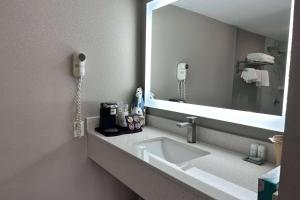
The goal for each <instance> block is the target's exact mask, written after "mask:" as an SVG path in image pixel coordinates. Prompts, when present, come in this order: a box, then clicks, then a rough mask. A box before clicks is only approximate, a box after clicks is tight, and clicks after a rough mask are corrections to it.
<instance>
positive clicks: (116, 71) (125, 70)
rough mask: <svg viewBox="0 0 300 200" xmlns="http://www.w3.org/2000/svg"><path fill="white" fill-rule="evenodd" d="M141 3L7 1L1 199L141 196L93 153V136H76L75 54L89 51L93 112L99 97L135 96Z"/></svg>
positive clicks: (0, 103)
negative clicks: (88, 149)
mask: <svg viewBox="0 0 300 200" xmlns="http://www.w3.org/2000/svg"><path fill="white" fill-rule="evenodd" d="M139 5H140V3H139V1H138V0H101V1H97V0H91V1H84V2H83V1H79V0H65V1H48V0H27V1H17V0H2V1H0V44H1V45H0V91H1V98H0V113H1V117H0V127H1V134H0V135H1V139H0V163H1V164H0V199H5V200H19V199H30V200H41V199H43V200H53V199H58V200H59V199H61V200H70V199H72V200H82V199H89V200H99V199H101V200H130V199H133V198H136V195H135V194H134V193H133V192H132V191H130V190H129V189H128V188H127V187H126V186H124V185H123V184H121V183H120V182H119V181H117V180H116V179H114V178H113V177H112V176H111V175H109V174H108V173H107V172H106V171H104V170H103V169H101V168H100V167H98V166H97V165H96V164H94V163H93V162H91V161H90V160H88V159H87V156H86V140H85V139H81V140H77V139H73V137H72V117H73V115H72V112H71V111H72V109H73V96H74V93H75V83H74V79H73V77H72V76H71V53H72V52H73V51H74V50H83V51H84V52H85V53H86V54H87V58H88V61H87V68H88V76H87V79H88V81H85V83H84V92H83V98H84V99H85V102H87V104H86V107H85V108H86V114H87V115H93V114H95V113H97V112H98V107H96V106H95V105H96V103H94V102H96V101H104V100H109V99H117V100H125V101H128V100H129V99H130V97H131V94H129V93H128V92H131V91H133V90H134V87H135V85H136V82H137V73H138V70H137V67H138V64H139V59H138V55H139V53H137V52H139V51H140V49H139V48H138V46H139V45H140V41H138V40H139V35H137V34H140V33H139V31H140V29H141V27H139V26H138V24H139V21H137V20H138V19H139V18H140V16H139V11H138V9H140V8H139V7H138V6H139ZM116 80H118V82H116ZM90 102H93V103H90ZM97 104H98V103H97ZM94 109H95V110H94Z"/></svg>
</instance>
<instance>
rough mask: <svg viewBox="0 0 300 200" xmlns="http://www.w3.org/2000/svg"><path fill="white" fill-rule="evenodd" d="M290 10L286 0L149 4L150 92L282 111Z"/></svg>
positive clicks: (183, 0)
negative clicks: (150, 6) (150, 26)
mask: <svg viewBox="0 0 300 200" xmlns="http://www.w3.org/2000/svg"><path fill="white" fill-rule="evenodd" d="M221 4H222V5H221ZM290 10H291V1H289V0H281V1H278V0H276V1H274V0H272V1H271V0H264V1H261V0H260V1H258V0H255V1H253V0H246V1H233V0H225V1H222V3H221V2H220V1H218V0H210V1H207V0H179V1H176V2H175V3H173V4H171V5H167V6H165V7H162V8H159V9H157V10H155V11H154V12H153V19H152V52H151V54H152V57H151V92H152V95H153V98H155V99H161V100H168V101H176V102H182V103H190V104H198V105H205V106H213V107H221V108H228V109H236V110H243V111H251V112H258V113H266V114H272V115H281V114H282V103H283V93H284V83H285V70H286V60H287V46H288V38H289V22H290Z"/></svg>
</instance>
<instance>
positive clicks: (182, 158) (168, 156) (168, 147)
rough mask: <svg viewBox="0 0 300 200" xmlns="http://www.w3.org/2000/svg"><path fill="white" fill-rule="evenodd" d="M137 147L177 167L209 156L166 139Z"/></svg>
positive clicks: (206, 153) (157, 139)
mask: <svg viewBox="0 0 300 200" xmlns="http://www.w3.org/2000/svg"><path fill="white" fill-rule="evenodd" d="M137 147H138V148H140V149H143V150H144V151H146V152H148V153H151V154H154V155H155V156H158V157H160V158H161V159H163V160H166V161H168V162H170V163H173V164H176V165H178V164H181V163H184V162H187V161H190V160H193V159H196V158H200V157H202V156H205V155H208V154H209V152H207V151H203V150H201V149H198V148H196V147H193V146H190V145H188V144H185V143H182V142H177V141H175V140H172V139H169V138H166V137H161V138H155V139H152V140H146V141H143V142H140V143H138V144H137Z"/></svg>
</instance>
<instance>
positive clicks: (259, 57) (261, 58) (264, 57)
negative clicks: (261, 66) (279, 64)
mask: <svg viewBox="0 0 300 200" xmlns="http://www.w3.org/2000/svg"><path fill="white" fill-rule="evenodd" d="M247 59H248V60H251V61H256V62H266V63H271V64H274V63H275V58H274V57H273V56H270V55H268V54H264V53H249V54H248V55H247Z"/></svg>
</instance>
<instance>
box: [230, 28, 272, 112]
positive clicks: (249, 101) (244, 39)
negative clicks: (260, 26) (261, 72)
mask: <svg viewBox="0 0 300 200" xmlns="http://www.w3.org/2000/svg"><path fill="white" fill-rule="evenodd" d="M265 40H266V39H265V37H263V36H261V35H258V34H255V33H250V32H248V31H244V30H241V29H238V30H237V42H236V62H237V61H243V60H245V58H246V57H247V55H248V54H249V53H255V52H264V49H265ZM236 62H235V63H236ZM235 67H236V69H237V68H238V67H237V66H235ZM257 90H258V89H257V87H256V86H255V84H248V83H245V81H244V80H242V79H241V72H239V73H236V72H235V76H234V81H233V92H232V106H233V108H234V109H237V110H246V111H254V112H259V107H258V106H257V103H258V101H257V99H258V96H257Z"/></svg>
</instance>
